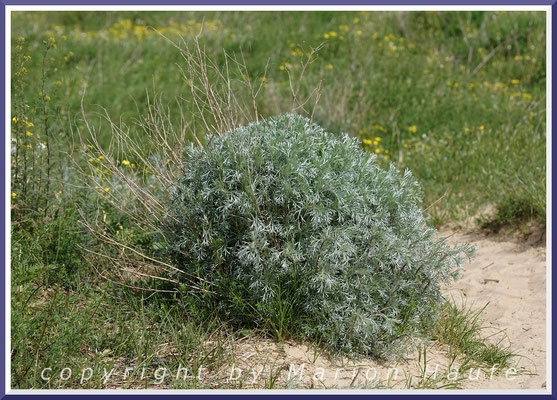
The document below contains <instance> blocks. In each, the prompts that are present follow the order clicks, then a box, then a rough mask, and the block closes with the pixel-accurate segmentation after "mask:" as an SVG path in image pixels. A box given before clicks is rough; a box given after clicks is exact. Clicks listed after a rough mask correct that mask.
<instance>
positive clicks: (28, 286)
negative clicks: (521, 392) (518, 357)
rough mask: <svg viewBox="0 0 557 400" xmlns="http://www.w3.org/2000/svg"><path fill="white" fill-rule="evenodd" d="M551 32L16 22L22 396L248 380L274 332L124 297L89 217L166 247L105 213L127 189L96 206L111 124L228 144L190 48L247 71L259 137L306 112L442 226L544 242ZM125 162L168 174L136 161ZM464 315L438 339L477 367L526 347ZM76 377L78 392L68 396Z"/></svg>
mask: <svg viewBox="0 0 557 400" xmlns="http://www.w3.org/2000/svg"><path fill="white" fill-rule="evenodd" d="M545 21H546V20H545V14H544V13H542V12H280V13H279V12H74V11H72V12H15V13H12V21H11V24H12V25H11V28H12V41H11V45H12V46H11V51H12V63H11V66H12V70H11V72H12V85H11V90H12V104H11V107H12V108H11V113H12V115H11V118H12V152H11V155H12V189H11V202H12V204H11V215H12V227H11V235H12V237H11V257H12V267H11V268H12V269H11V271H12V282H11V285H12V286H11V288H12V315H11V318H12V320H11V321H12V326H11V329H12V330H11V335H12V336H11V337H12V342H11V346H12V354H11V362H12V368H11V378H12V387H17V388H49V387H51V388H64V387H72V388H99V387H123V388H127V387H134V388H135V387H147V386H149V385H151V386H152V381H149V380H142V379H140V376H139V375H138V374H140V373H141V370H140V369H138V370H135V371H134V372H132V374H131V376H130V377H129V378H128V379H127V380H123V379H122V377H121V376H119V377H118V379H116V378H115V379H113V380H111V381H110V382H109V383H106V382H103V379H102V376H103V375H102V374H103V371H102V369H103V367H104V368H106V369H110V368H113V367H115V368H116V367H119V366H120V367H121V366H129V365H133V366H145V367H146V368H147V369H149V370H150V371H152V370H156V369H157V368H160V367H166V368H168V369H170V370H174V371H175V370H176V369H177V368H178V367H179V366H185V365H188V366H190V367H191V369H192V371H191V372H192V374H193V375H194V376H195V375H196V374H197V373H198V372H199V369H200V368H207V369H208V370H210V371H217V370H219V368H222V367H223V366H227V365H232V364H233V363H234V362H235V360H234V357H235V355H234V351H233V348H234V343H235V342H237V341H241V340H243V338H246V337H254V336H257V335H258V334H259V333H260V332H258V330H257V329H253V330H251V329H246V330H242V331H237V330H232V329H231V328H230V326H228V325H227V323H226V321H222V320H221V319H219V318H218V317H217V316H216V315H206V314H204V313H203V312H202V311H200V310H199V309H197V308H196V307H195V306H192V304H190V303H189V302H188V300H187V299H184V298H182V297H180V296H179V295H176V294H175V293H171V294H169V293H150V292H140V291H137V290H133V289H132V288H129V287H123V286H122V285H118V284H117V282H115V281H117V279H116V278H115V276H114V275H113V272H112V269H111V268H110V264H109V263H108V262H107V261H106V260H105V259H103V257H102V256H100V255H99V254H102V253H103V248H102V246H97V247H94V246H92V245H91V243H94V241H95V238H94V237H92V235H91V234H90V233H89V232H87V230H86V229H85V228H84V226H83V224H81V223H80V221H81V216H80V213H81V214H83V213H85V214H87V215H90V216H91V215H93V216H94V218H96V219H98V220H102V221H103V222H106V223H107V224H111V226H112V228H113V229H114V231H115V235H119V237H121V238H122V240H126V241H127V243H133V244H136V243H142V241H145V240H147V239H145V237H144V236H145V235H143V233H142V232H138V231H135V230H133V229H132V228H130V227H129V226H128V225H126V223H127V219H126V218H125V217H123V216H121V215H118V214H117V213H116V212H115V211H114V210H112V209H111V208H110V207H109V206H108V203H106V202H105V200H103V195H104V196H107V195H110V194H112V193H113V192H114V191H115V190H116V188H115V187H112V186H111V185H110V183H107V184H104V183H103V185H102V186H100V187H99V188H97V189H98V190H91V188H90V187H89V186H87V185H85V184H84V183H83V182H82V181H81V178H80V174H79V173H78V171H79V170H81V169H88V168H93V169H95V170H98V171H103V172H102V173H104V174H105V175H106V173H109V172H110V171H109V169H106V168H105V169H104V170H103V161H104V156H103V155H102V154H99V152H98V151H96V150H95V148H94V146H92V145H91V144H89V145H88V146H89V147H88V146H87V145H85V143H90V142H88V140H90V135H91V131H93V132H95V137H96V139H97V140H98V145H99V146H100V147H101V148H108V147H110V146H111V145H112V146H113V145H114V142H113V141H112V139H113V138H112V131H111V126H110V122H109V121H108V120H107V119H106V118H105V117H106V116H108V117H109V118H110V120H111V121H115V123H118V124H122V126H124V127H129V129H131V130H132V131H133V130H134V129H135V128H134V126H136V124H137V123H138V122H139V123H141V122H142V121H146V119H145V116H146V115H147V114H148V113H149V110H150V109H149V105H151V104H153V102H154V99H156V101H157V104H159V105H160V107H162V109H163V110H164V114H165V115H166V116H167V120H166V121H165V122H164V124H167V126H171V124H174V125H173V126H182V125H184V124H185V125H187V124H188V123H189V122H191V124H193V125H194V127H193V131H195V132H196V133H195V137H193V136H192V135H191V134H185V137H184V140H188V141H194V140H201V141H206V140H209V138H210V135H211V134H212V133H214V132H212V131H211V130H210V129H206V126H205V125H203V124H200V123H199V122H196V121H198V120H194V119H193V118H191V115H193V113H196V112H200V113H202V114H203V113H208V112H209V110H208V109H207V110H206V109H204V110H201V111H199V110H195V109H194V105H195V103H194V102H192V91H191V82H188V77H187V66H185V65H184V58H183V53H182V52H181V51H180V49H179V48H178V47H177V46H189V45H190V44H191V43H193V40H194V38H196V37H197V40H198V41H199V45H200V47H201V49H202V50H203V51H204V52H205V53H206V54H207V56H208V57H210V58H211V59H212V60H214V63H215V65H216V66H217V67H218V68H221V69H223V70H224V69H226V68H229V67H231V66H230V64H232V63H231V61H230V60H231V58H230V57H235V59H236V60H240V61H241V63H240V62H239V63H238V64H237V65H239V66H240V65H244V66H245V68H243V69H242V67H240V68H239V75H240V77H239V78H240V79H245V82H250V83H252V84H253V85H254V86H253V88H254V90H255V91H256V92H257V96H256V97H254V98H252V97H250V96H248V95H247V94H246V95H244V92H243V91H242V90H244V89H245V85H243V86H242V85H239V87H240V89H239V97H238V99H239V101H240V102H241V104H244V103H245V104H251V103H256V106H257V110H258V117H259V118H265V117H270V116H274V115H277V114H281V113H285V112H291V111H292V110H293V109H295V111H296V112H297V113H300V114H304V115H307V116H309V115H311V116H312V118H313V120H314V121H315V122H317V123H318V124H320V125H321V126H322V127H324V128H325V129H327V130H328V131H331V132H335V133H340V132H346V133H348V134H349V135H351V136H353V137H357V138H358V139H359V141H360V142H361V146H362V148H364V149H366V150H368V151H370V152H373V153H375V154H376V155H377V157H378V159H379V160H380V161H381V163H382V164H384V165H385V166H388V165H389V164H390V163H394V165H395V166H396V167H397V168H399V169H404V168H408V169H410V170H411V171H412V173H413V174H414V175H415V176H416V177H417V179H418V181H419V182H420V184H421V185H422V189H423V198H424V204H425V205H427V206H428V207H429V208H428V210H427V211H428V213H429V214H430V215H431V224H433V225H435V226H445V225H454V226H461V225H465V224H468V225H469V224H470V221H472V222H473V223H474V224H476V225H477V226H478V227H480V228H482V229H489V230H495V231H497V230H499V229H501V228H509V229H516V230H519V231H528V230H529V229H532V227H536V228H538V227H539V228H542V229H543V228H545V218H546V202H545V199H546V102H545V99H546V97H545V96H546V46H545V44H546V30H545ZM229 63H230V64H229ZM242 88H243V89H242ZM250 89H251V88H250ZM293 97H294V98H293ZM301 99H307V100H308V101H307V102H305V103H304V102H303V101H302V100H301ZM293 104H294V105H295V108H294V107H293ZM249 120H250V115H248V114H242V115H240V116H239V117H238V123H243V122H248V121H249ZM181 124H182V125H181ZM188 132H190V131H188ZM139 140H141V137H139ZM141 143H144V145H145V146H148V143H150V142H149V141H147V140H146V141H145V142H141ZM119 163H120V164H119V168H121V170H122V171H128V172H130V173H135V174H143V173H148V171H146V170H147V169H148V167H147V166H146V165H145V164H144V163H143V162H142V161H141V160H140V159H139V158H138V157H134V155H133V154H125V153H122V154H121V157H120V159H119ZM107 171H108V172H107ZM103 182H110V177H108V178H106V176H105V180H104V181H103ZM107 221H108V222H107ZM92 248H93V249H96V250H95V252H93V251H91V249H92ZM451 307H452V308H451ZM451 307H449V308H448V311H447V315H448V316H447V318H445V319H444V320H443V321H450V322H451V324H452V325H450V326H448V325H445V326H440V327H437V328H433V330H435V331H436V332H437V334H434V335H433V336H434V338H436V340H443V338H445V339H444V340H445V342H444V343H447V345H448V346H451V347H452V349H453V353H458V354H460V355H463V356H465V357H466V360H467V362H468V364H467V365H469V368H471V367H473V366H477V365H487V363H488V360H489V362H490V363H493V362H494V361H497V362H500V363H501V364H503V365H507V364H508V363H509V362H510V361H509V360H510V358H511V355H512V354H511V352H510V350H509V349H508V348H506V347H498V346H493V345H487V344H485V343H483V342H481V341H479V339H478V334H479V331H480V330H481V329H480V328H479V327H478V325H477V318H478V314H476V313H474V312H472V311H470V310H465V309H462V310H460V309H458V307H457V308H455V307H456V306H451ZM466 318H470V319H471V323H469V324H466V323H465V322H463V321H466ZM455 321H456V322H455ZM463 326H464V328H463V329H468V331H466V332H465V333H463V332H459V331H458V330H459V329H460V328H462V327H463ZM470 326H472V327H473V329H471V328H470ZM459 327H460V328H459ZM459 335H462V337H466V338H468V340H455V337H458V336H459ZM286 337H289V338H293V339H296V338H298V337H297V333H296V332H289V333H288V332H287V334H286ZM439 338H441V339H439ZM471 348H473V351H472V350H470V349H471ZM45 366H47V367H50V368H52V376H53V379H52V380H50V381H45V380H44V379H42V378H41V371H42V370H43V368H44V367H45ZM65 367H69V368H72V369H73V372H74V375H73V376H72V377H71V378H70V379H68V380H63V379H60V377H59V373H60V370H61V369H62V368H65ZM88 367H91V368H93V369H94V378H92V379H90V380H87V381H86V382H85V383H83V384H82V383H80V378H81V376H79V375H75V374H77V373H78V372H79V373H81V371H82V369H83V368H88ZM235 385H237V386H238V387H244V386H243V385H245V383H244V382H242V381H238V382H235ZM275 385H276V381H275V380H273V379H269V380H267V381H265V382H264V383H262V384H261V386H260V387H267V388H273V387H276V386H275ZM439 385H441V383H440V384H439ZM170 387H175V388H209V387H230V384H228V383H225V382H223V381H220V380H217V379H214V380H211V379H206V380H201V379H195V378H192V379H188V380H184V381H182V380H180V381H172V383H171V384H170ZM434 387H435V386H434Z"/></svg>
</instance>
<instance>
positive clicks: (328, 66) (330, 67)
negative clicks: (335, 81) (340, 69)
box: [325, 64, 334, 69]
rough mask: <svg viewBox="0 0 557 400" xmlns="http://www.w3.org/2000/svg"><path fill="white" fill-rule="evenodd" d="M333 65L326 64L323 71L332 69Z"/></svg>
mask: <svg viewBox="0 0 557 400" xmlns="http://www.w3.org/2000/svg"><path fill="white" fill-rule="evenodd" d="M333 68H334V67H333V64H327V65H325V69H333Z"/></svg>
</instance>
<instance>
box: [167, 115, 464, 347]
mask: <svg viewBox="0 0 557 400" xmlns="http://www.w3.org/2000/svg"><path fill="white" fill-rule="evenodd" d="M163 232H165V234H164V236H165V237H166V240H167V244H168V248H169V250H170V253H171V255H172V257H173V259H174V261H175V263H176V265H178V266H180V268H182V269H183V270H185V271H186V272H187V273H191V274H196V275H197V276H199V277H202V278H203V279H204V280H205V281H206V282H209V283H210V284H209V286H207V289H208V290H209V291H211V294H207V295H205V296H203V298H202V300H203V302H204V304H207V305H212V306H214V307H215V308H216V309H217V310H218V311H219V312H221V313H224V315H225V316H226V317H227V318H228V319H229V320H230V321H232V322H233V323H236V324H238V325H244V326H245V325H246V324H247V325H254V324H255V325H258V326H260V327H264V328H268V329H269V330H271V331H273V332H274V333H276V334H277V335H278V336H279V337H281V336H282V337H284V336H285V335H284V334H285V333H286V334H288V333H289V332H300V333H303V334H304V335H306V336H309V337H312V338H314V339H316V340H319V341H320V342H322V343H323V344H325V345H326V346H327V347H328V348H330V349H332V350H335V351H338V352H342V353H359V354H366V355H371V356H377V357H383V356H387V355H388V354H389V352H391V351H392V349H393V348H394V347H395V346H400V345H401V344H402V343H403V341H404V339H406V338H408V337H409V336H413V335H415V334H418V333H419V332H420V331H422V330H423V328H424V327H428V326H429V325H428V324H430V323H431V322H433V321H434V320H435V318H436V315H437V311H438V306H439V301H440V299H441V293H440V284H441V283H443V282H445V283H446V282H450V281H451V280H453V279H455V278H456V277H457V274H458V270H459V267H460V265H461V263H462V255H468V256H470V255H471V253H472V251H473V249H472V248H471V247H469V246H466V245H464V246H457V247H455V248H450V247H449V246H448V245H447V244H446V242H445V241H444V240H443V239H440V238H438V237H436V235H435V233H436V231H435V229H434V228H431V227H429V226H428V225H427V224H426V216H425V214H424V212H423V211H422V208H421V197H420V188H419V185H418V182H417V181H416V180H415V178H414V177H413V176H412V174H411V173H410V172H409V171H406V172H404V173H403V174H401V173H399V172H398V171H397V170H396V168H395V167H394V166H392V165H391V167H390V168H389V169H388V170H384V169H382V168H381V167H380V166H379V165H378V164H377V162H376V157H375V156H374V155H370V154H369V153H367V152H365V151H362V150H361V149H360V148H359V146H358V143H357V142H356V141H355V140H354V139H351V138H349V137H348V136H343V137H341V136H335V135H332V134H330V133H327V132H325V131H324V130H323V129H321V128H320V127H319V126H317V125H315V124H312V125H310V122H309V120H307V119H305V118H303V117H299V116H295V115H283V116H280V117H278V118H276V119H269V120H266V121H262V122H258V123H252V124H249V125H247V126H243V127H240V128H238V129H236V130H233V131H231V132H228V133H226V134H224V135H222V136H214V137H211V139H209V141H208V143H207V144H206V145H205V146H204V147H197V146H194V145H191V146H190V147H189V148H187V149H186V150H185V155H184V159H183V173H182V175H181V177H180V178H179V180H178V182H177V183H176V186H175V188H174V190H173V193H172V196H171V200H170V204H169V209H168V218H167V219H166V224H165V227H164V230H163Z"/></svg>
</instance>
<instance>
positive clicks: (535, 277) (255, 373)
mask: <svg viewBox="0 0 557 400" xmlns="http://www.w3.org/2000/svg"><path fill="white" fill-rule="evenodd" d="M442 234H443V235H445V236H449V234H451V235H452V236H450V237H449V239H448V241H449V242H468V243H472V244H474V245H475V246H476V247H477V255H476V258H475V259H474V260H473V261H472V262H471V263H466V264H465V265H464V268H463V271H462V277H461V279H460V280H458V281H457V282H455V283H454V284H453V285H451V286H450V287H447V288H445V289H444V292H445V293H446V294H447V295H448V296H452V297H453V298H454V299H455V300H456V301H457V303H458V302H460V301H464V302H465V303H466V305H467V306H472V308H473V309H480V308H482V307H483V306H484V305H486V303H489V304H488V305H487V307H486V309H485V311H484V312H483V314H482V316H483V317H482V318H483V321H484V325H485V326H486V327H487V328H486V333H487V334H489V332H488V331H489V330H490V329H492V330H493V332H497V331H499V332H500V331H501V330H502V331H504V332H505V333H506V335H507V336H508V339H509V340H510V343H511V344H512V349H513V351H514V352H515V353H518V354H520V355H522V356H524V357H520V358H516V359H515V361H514V362H515V363H517V365H516V366H517V371H516V372H517V374H516V375H515V374H514V372H515V371H513V370H510V371H508V375H505V373H500V374H495V375H491V371H490V369H488V368H485V369H484V370H481V371H479V370H472V371H469V373H468V374H467V375H466V376H465V375H463V374H462V375H460V376H457V375H456V373H453V374H452V375H447V374H449V373H450V372H451V369H450V361H449V359H448V358H447V348H446V347H445V348H444V347H443V346H442V345H439V344H433V345H431V344H430V345H429V346H428V349H427V360H426V362H425V363H424V360H423V357H422V358H421V359H420V358H419V355H418V350H416V353H415V354H413V355H411V356H409V357H408V358H406V359H404V360H401V361H399V362H398V363H396V362H394V363H391V364H388V365H386V364H385V365H381V364H378V363H377V362H374V361H371V360H359V361H357V362H354V361H350V360H346V359H345V360H330V359H327V358H326V357H325V355H324V354H323V353H319V352H318V351H316V350H315V349H314V348H313V347H311V346H305V345H300V344H295V343H284V344H280V345H279V344H276V343H275V342H273V341H270V340H261V339H256V340H245V341H242V342H240V343H238V344H237V345H236V346H237V347H236V351H235V353H236V355H237V356H236V364H235V369H234V370H230V369H228V370H227V371H225V373H226V374H227V377H228V378H230V377H232V379H233V380H235V379H236V378H238V379H239V380H240V379H241V380H242V381H243V384H242V385H241V386H242V387H268V382H269V381H270V380H272V379H274V378H276V381H277V387H284V385H286V386H287V387H291V388H308V387H313V388H339V389H340V388H350V387H354V388H363V387H367V388H384V387H394V388H401V389H403V388H408V387H431V388H441V387H443V385H445V384H447V383H453V382H455V381H457V380H458V386H459V387H460V388H466V389H538V390H540V389H544V388H545V387H546V247H545V239H544V238H545V234H538V235H537V236H536V237H534V238H533V240H529V242H536V243H535V245H534V246H533V245H531V244H530V243H528V242H522V243H520V242H517V241H513V240H509V239H500V238H497V237H487V236H485V235H482V234H478V233H458V232H457V233H451V232H449V231H444V232H442ZM530 239H532V238H530ZM490 327H491V328H490ZM496 337H498V338H500V337H501V336H500V335H499V336H496ZM493 340H495V339H493ZM452 365H453V366H457V365H458V362H456V363H455V364H452ZM426 366H427V368H428V371H427V372H428V373H427V374H426V375H427V376H429V379H427V380H426V381H424V380H423V379H422V377H423V376H424V367H426ZM395 367H396V368H397V369H396V370H395V369H394V368H395ZM389 368H391V369H390V370H389ZM436 368H437V375H434V373H435V371H436ZM240 370H241V371H242V372H241V373H240ZM395 372H396V374H395ZM470 372H471V373H470ZM505 372H507V370H505ZM221 373H222V371H221ZM443 375H444V376H443ZM476 377H478V379H474V378H476ZM434 378H438V379H434ZM448 378H450V379H452V380H449V379H448ZM239 380H238V381H237V382H239ZM265 382H267V383H265Z"/></svg>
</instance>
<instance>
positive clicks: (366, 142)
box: [362, 139, 371, 144]
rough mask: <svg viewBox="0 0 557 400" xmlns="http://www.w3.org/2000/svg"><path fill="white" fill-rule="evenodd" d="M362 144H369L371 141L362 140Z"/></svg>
mask: <svg viewBox="0 0 557 400" xmlns="http://www.w3.org/2000/svg"><path fill="white" fill-rule="evenodd" d="M362 142H363V143H364V144H371V140H369V139H362Z"/></svg>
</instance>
